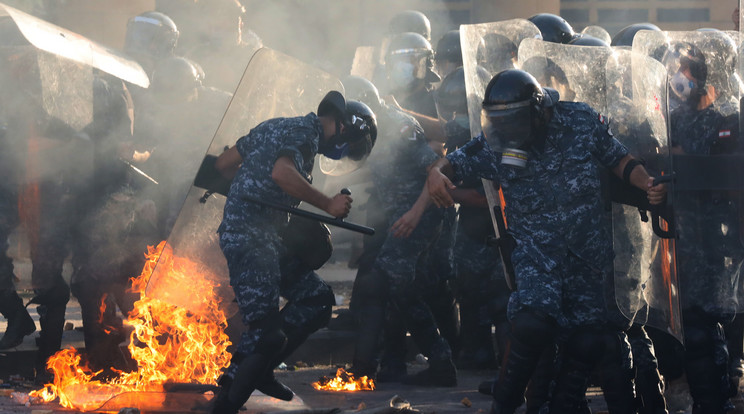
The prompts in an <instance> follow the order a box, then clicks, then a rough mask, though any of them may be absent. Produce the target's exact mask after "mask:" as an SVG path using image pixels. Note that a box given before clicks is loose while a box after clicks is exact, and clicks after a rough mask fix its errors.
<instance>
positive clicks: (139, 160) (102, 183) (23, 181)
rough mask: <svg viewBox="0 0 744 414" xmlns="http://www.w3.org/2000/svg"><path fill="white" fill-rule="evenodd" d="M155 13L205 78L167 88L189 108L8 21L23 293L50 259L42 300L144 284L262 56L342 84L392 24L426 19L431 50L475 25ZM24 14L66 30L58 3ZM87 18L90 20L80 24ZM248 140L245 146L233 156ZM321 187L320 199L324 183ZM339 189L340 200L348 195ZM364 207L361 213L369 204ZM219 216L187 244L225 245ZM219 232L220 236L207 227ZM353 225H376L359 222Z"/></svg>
mask: <svg viewBox="0 0 744 414" xmlns="http://www.w3.org/2000/svg"><path fill="white" fill-rule="evenodd" d="M47 3H49V4H47ZM153 3H154V5H155V6H156V7H157V10H161V9H162V10H163V11H165V12H168V13H166V14H169V15H170V16H171V18H172V19H173V20H174V22H175V23H176V25H177V26H178V28H179V33H180V38H179V41H178V45H177V49H176V55H178V56H184V57H186V58H188V59H189V60H190V61H191V62H192V63H193V65H194V68H195V71H194V73H195V76H192V77H189V76H184V77H178V78H176V77H170V78H168V77H165V78H164V79H167V80H168V81H169V82H173V83H174V85H173V86H172V87H173V88H174V89H178V93H177V94H175V93H166V94H162V95H158V94H155V93H154V91H155V90H156V88H154V87H153V88H150V89H143V88H141V87H138V86H136V85H133V84H131V83H128V82H125V81H122V80H121V79H119V78H117V77H116V76H113V75H110V74H109V73H106V72H105V70H98V69H94V68H93V67H91V66H88V65H85V64H79V63H71V62H70V61H68V60H66V59H64V58H60V57H58V56H55V55H54V54H53V53H48V52H42V51H40V50H39V49H37V48H36V47H34V46H32V45H31V44H29V43H28V42H27V41H25V40H24V37H23V36H22V35H21V34H20V32H19V31H18V30H17V28H16V27H15V25H14V24H13V22H12V21H11V20H10V18H8V17H3V18H2V19H3V20H2V27H0V29H2V31H3V33H4V35H3V36H2V42H3V43H2V47H0V58H1V59H3V62H4V64H3V65H2V66H0V83H2V87H0V116H2V119H0V121H1V122H2V123H3V125H4V131H5V133H4V135H2V137H1V138H0V147H2V152H1V154H2V155H0V157H2V159H1V160H0V161H1V162H0V165H2V167H3V171H6V170H8V171H9V172H8V173H7V174H4V175H3V177H4V183H3V186H2V189H1V190H2V194H0V204H1V206H0V215H2V217H0V222H2V223H3V224H6V223H7V225H6V226H5V227H4V228H3V229H2V230H3V231H2V232H0V237H3V238H5V237H8V236H9V235H10V237H11V242H10V244H11V248H10V250H9V254H10V255H11V256H12V257H13V259H14V262H15V265H16V273H17V275H18V276H19V277H20V278H21V280H22V283H21V284H20V286H19V287H23V288H27V287H29V286H30V285H29V283H28V281H29V280H30V273H31V272H30V269H31V267H32V262H34V263H33V266H34V267H39V266H40V265H41V262H39V260H42V259H41V258H42V257H48V258H50V260H51V259H54V260H53V261H54V264H53V266H52V267H53V268H52V269H49V271H48V273H49V276H50V277H49V280H47V281H45V280H42V279H39V280H37V281H35V282H38V284H37V285H36V286H34V287H37V288H38V287H42V288H43V287H45V284H47V283H51V282H50V281H51V280H52V279H54V277H56V275H58V274H62V273H63V274H64V277H65V279H66V280H67V281H68V283H69V282H70V281H72V282H73V283H77V282H83V283H84V281H85V280H86V278H95V279H96V280H98V281H99V282H104V283H103V288H102V289H103V290H106V289H107V287H106V286H107V282H106V281H110V282H112V284H113V282H116V283H117V284H120V282H121V280H122V278H128V277H134V276H137V275H138V274H139V270H140V269H138V268H137V263H143V262H144V259H143V253H144V252H145V250H146V245H147V244H157V242H158V241H159V240H160V239H164V238H166V237H168V235H169V233H170V231H171V229H172V228H174V226H175V222H176V220H177V218H178V217H179V213H180V212H181V208H182V205H183V202H184V199H186V197H187V194H188V193H189V189H190V188H191V182H192V181H193V178H194V175H195V174H196V171H197V169H198V167H199V163H200V162H201V159H202V157H203V155H204V153H205V151H206V150H207V148H208V147H209V145H210V142H212V139H213V137H214V135H215V132H216V131H217V130H218V127H219V125H220V121H221V120H222V116H223V114H224V113H225V111H226V110H227V108H228V103H229V102H230V97H231V94H233V93H234V92H235V91H236V88H237V86H238V84H239V82H240V79H241V77H242V75H243V69H244V68H245V67H246V65H247V64H248V61H249V60H250V58H251V57H252V56H253V54H254V52H255V51H256V50H257V49H258V48H259V47H261V46H266V47H268V48H271V49H275V50H277V51H280V52H282V53H284V54H287V55H289V56H292V57H294V58H296V59H299V60H300V61H302V62H306V63H307V64H309V65H310V66H312V67H314V68H319V69H322V70H324V71H326V72H328V73H330V74H331V75H332V76H334V77H336V78H337V79H341V78H343V77H345V76H347V75H348V74H349V73H350V70H351V66H352V62H353V59H354V56H355V52H356V49H357V47H358V46H369V47H378V46H379V45H380V44H381V42H382V39H383V38H384V37H385V36H386V35H387V34H388V33H387V24H386V23H384V22H387V21H389V20H390V18H391V17H392V16H393V15H394V14H395V13H397V12H399V11H402V10H407V9H418V10H420V11H422V12H424V13H425V14H427V16H428V17H429V18H430V20H431V23H432V44H433V46H434V45H435V44H436V41H437V40H438V39H439V37H440V36H441V35H442V34H443V33H445V32H447V31H448V30H451V29H453V28H456V27H457V24H459V23H467V22H466V21H456V20H453V18H452V16H450V14H449V12H447V11H446V10H447V8H446V7H445V6H444V3H443V2H442V3H438V2H430V1H423V0H420V1H409V2H400V1H393V0H385V1H361V0H359V1H345V2H338V1H331V0H316V1H299V0H296V1H280V2H264V1H245V2H243V4H242V7H244V9H245V13H243V14H242V15H241V13H240V10H239V9H240V7H241V5H240V4H239V3H237V2H236V1H235V0H224V1H222V0H213V1H205V0H203V1H194V2H191V1H187V0H176V1H170V2H168V1H156V2H153ZM169 3H170V4H169ZM192 3H193V4H192ZM14 4H15V5H17V6H18V7H19V8H21V9H22V10H24V11H26V12H29V13H33V14H35V15H37V16H39V17H42V18H45V19H48V20H49V21H50V22H52V23H59V22H56V21H55V17H58V16H59V15H60V11H59V10H58V8H57V7H56V6H55V2H45V1H42V0H39V1H20V0H19V1H16V2H15V3H14ZM76 7H78V6H77V5H76ZM236 10H237V12H236ZM97 12H100V11H99V10H97ZM85 15H86V14H85V10H82V11H81V13H80V16H85ZM66 16H67V15H66ZM132 17H133V16H132ZM238 17H239V18H238ZM381 22H383V23H381ZM241 24H242V26H241ZM88 27H89V28H90V26H88ZM99 29H100V30H101V32H100V33H92V34H91V33H88V34H89V35H90V36H91V37H92V38H101V39H104V38H109V37H110V36H107V32H106V30H107V29H106V27H105V25H101V27H99ZM109 29H110V30H112V31H114V30H115V31H117V32H121V31H122V27H115V28H114V27H111V28H109ZM241 29H242V33H241ZM81 52H82V51H81ZM85 52H87V51H85ZM159 58H160V62H159V63H158V64H155V65H154V67H153V73H150V74H149V75H150V80H151V81H154V82H156V85H157V82H158V80H157V76H156V75H157V71H158V68H159V67H160V68H161V70H162V67H163V66H164V65H165V63H164V62H166V61H168V59H169V57H168V56H160V57H159ZM122 62H124V60H122ZM186 72H188V71H186ZM308 79H310V80H312V79H313V78H312V77H308ZM328 84H329V85H333V83H328ZM156 85H153V86H156ZM316 86H317V85H308V87H316ZM297 99H298V98H295V97H293V96H289V97H283V98H282V99H281V100H280V101H281V102H282V105H285V107H284V108H279V109H278V110H276V111H273V112H272V111H269V110H268V109H273V108H260V109H255V108H250V109H248V108H243V110H242V112H244V113H245V116H246V117H253V118H255V119H252V120H251V121H250V122H249V123H252V124H254V125H255V123H256V122H258V121H261V120H263V119H265V118H264V117H263V114H264V113H267V114H268V113H293V114H295V115H300V114H304V113H306V111H307V108H308V107H310V108H311V110H314V109H313V108H312V107H313V106H317V102H318V101H319V98H312V99H310V100H312V101H313V102H312V103H309V101H310V100H308V101H307V102H305V100H307V99H308V98H307V97H302V99H303V103H302V105H297V106H296V107H295V106H294V103H293V102H292V101H293V100H297ZM295 108H302V111H305V112H301V113H299V112H298V111H299V110H295ZM264 109H266V110H264ZM288 110H289V111H288ZM259 118H261V119H259ZM254 121H255V122H254ZM247 132H248V130H242V131H240V132H236V133H235V134H234V136H232V141H231V142H229V143H227V144H228V145H231V144H233V143H234V142H235V141H236V140H237V139H238V138H239V137H240V134H243V133H247ZM316 174H317V173H316ZM153 181H156V182H157V184H155V183H154V182H153ZM316 184H317V185H318V186H321V188H322V184H323V183H322V178H321V177H316ZM333 188H334V191H337V190H338V189H340V185H339V186H336V184H333ZM355 199H356V200H357V203H355V206H359V203H360V201H362V200H363V196H362V194H361V192H360V193H358V194H355ZM356 211H359V209H358V208H357V209H356ZM213 213H214V214H210V215H208V216H206V217H201V218H199V217H196V216H195V217H193V219H194V220H195V221H198V222H199V225H200V226H202V228H203V229H210V231H206V230H205V231H203V232H200V234H198V235H196V234H194V233H183V232H185V231H186V230H183V232H182V235H183V234H186V237H190V238H192V239H194V240H195V237H194V236H199V237H201V236H204V235H205V234H206V238H207V240H209V241H210V242H214V231H213V229H211V226H216V224H218V223H215V222H214V221H216V220H219V218H220V215H219V213H220V212H219V211H216V212H213ZM184 214H194V213H188V212H184ZM196 214H198V211H197V213H196ZM207 219H209V220H211V221H212V222H210V223H205V221H206V220H207ZM354 219H355V220H357V221H362V222H363V221H364V219H363V217H361V216H357V217H355V218H354ZM191 229H193V226H191V227H189V231H190V230H191ZM207 233H209V234H207ZM343 235H348V233H345V232H344V233H340V234H339V236H341V238H337V239H336V241H337V242H339V241H342V239H343ZM32 252H34V254H32ZM0 253H3V252H0ZM216 253H219V251H218V250H217V251H216ZM52 256H53V257H52ZM32 259H33V260H32ZM72 275H74V277H72V278H71V276H72ZM52 276H54V277H52Z"/></svg>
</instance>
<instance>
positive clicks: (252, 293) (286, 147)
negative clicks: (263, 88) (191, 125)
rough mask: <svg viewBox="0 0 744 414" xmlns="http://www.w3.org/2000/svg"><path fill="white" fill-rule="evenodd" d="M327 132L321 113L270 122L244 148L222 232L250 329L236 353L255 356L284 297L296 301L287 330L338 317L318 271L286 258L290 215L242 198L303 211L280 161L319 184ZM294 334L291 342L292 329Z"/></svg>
mask: <svg viewBox="0 0 744 414" xmlns="http://www.w3.org/2000/svg"><path fill="white" fill-rule="evenodd" d="M322 134H323V130H322V127H321V124H320V121H319V119H318V117H317V115H315V114H314V113H310V114H308V115H305V116H301V117H294V118H276V119H271V120H268V121H264V122H262V123H261V124H259V125H258V126H256V127H255V128H254V129H252V130H251V131H250V133H249V134H248V135H245V136H243V137H242V138H240V139H239V140H238V142H237V144H236V147H237V150H238V152H239V153H240V156H241V157H242V159H243V162H242V164H241V166H240V169H239V170H238V172H237V174H236V176H235V178H234V179H233V181H232V185H231V187H230V193H229V195H228V197H227V201H226V203H225V209H224V216H223V221H222V223H221V225H220V227H219V229H218V232H219V234H220V247H221V248H222V251H223V253H224V255H225V257H226V259H227V264H228V268H229V272H230V285H231V286H232V287H233V290H234V291H235V297H236V299H237V302H238V306H239V308H240V312H241V315H242V319H243V323H244V324H245V325H246V326H248V327H249V329H248V330H247V331H245V332H244V333H243V334H242V337H241V340H240V342H239V344H238V346H237V349H236V355H250V354H251V353H253V352H254V348H255V346H256V343H257V341H258V340H259V338H260V337H261V335H262V333H263V332H264V331H265V330H266V327H263V326H262V324H261V321H262V320H264V319H266V318H268V317H271V315H275V314H276V313H277V312H279V297H280V296H284V297H285V298H286V299H287V300H288V302H290V303H292V305H291V306H289V304H288V305H287V306H289V307H287V306H285V308H284V309H283V310H282V313H281V316H282V326H283V328H284V329H285V331H286V330H288V327H287V325H290V326H294V327H302V326H303V325H304V324H305V322H306V321H307V320H316V319H318V318H319V316H318V315H321V314H322V315H327V317H328V318H330V309H331V306H332V305H333V293H332V291H331V289H330V287H329V286H328V285H327V284H325V283H324V282H323V281H322V280H321V279H320V278H319V277H318V276H317V274H315V273H314V272H313V271H312V269H307V268H305V267H303V266H302V265H301V264H299V263H298V262H296V261H295V260H294V259H292V260H283V259H280V258H281V257H282V255H284V254H286V248H285V246H284V245H283V244H282V240H281V235H280V233H281V231H282V229H283V228H284V227H285V226H286V225H287V222H288V214H287V213H285V212H281V211H279V210H275V209H271V208H269V207H264V206H261V205H258V204H255V203H251V202H249V201H246V200H244V199H241V196H244V195H248V196H252V197H256V198H259V199H265V200H271V201H274V202H277V203H283V204H285V205H290V206H297V205H298V204H299V200H297V199H295V198H293V197H291V196H289V195H288V194H286V193H285V192H284V191H283V190H282V189H281V188H280V187H279V186H278V185H277V184H276V183H275V182H274V181H273V179H272V178H271V172H272V169H273V167H274V163H275V162H276V160H277V159H278V158H280V157H289V158H290V159H292V160H293V161H294V163H295V167H296V168H297V171H298V172H299V173H300V174H302V175H303V176H305V177H306V178H307V180H308V181H311V176H310V174H311V172H312V169H313V164H314V159H315V155H316V154H317V152H318V143H319V139H320V138H321V137H322ZM311 299H312V300H311ZM321 319H322V318H321ZM324 323H327V319H326V320H325V321H324ZM321 325H322V324H321ZM319 327H320V326H317V327H315V329H318V328H319ZM287 336H288V337H290V338H289V340H290V341H291V340H292V338H291V335H290V334H289V332H287ZM298 345H299V344H298ZM288 348H289V345H288V347H287V349H288ZM235 362H236V361H235V357H234V360H233V364H232V365H231V367H230V369H229V370H228V372H227V374H228V376H232V375H234V374H235V370H236V369H237V364H236V363H235ZM238 362H239V361H238ZM279 362H281V361H277V364H278V363H279Z"/></svg>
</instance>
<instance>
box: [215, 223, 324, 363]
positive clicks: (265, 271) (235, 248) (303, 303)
mask: <svg viewBox="0 0 744 414" xmlns="http://www.w3.org/2000/svg"><path fill="white" fill-rule="evenodd" d="M271 230H273V228H271V227H268V226H267V227H265V228H263V229H262V230H258V229H257V230H256V231H255V232H251V233H248V234H240V235H236V234H231V233H223V234H222V235H221V237H220V246H221V247H222V251H223V253H224V254H225V257H226V258H227V264H228V268H229V270H230V285H231V286H232V288H233V291H234V292H235V299H236V300H237V302H238V307H239V309H240V312H241V316H242V320H243V323H244V324H245V325H246V326H248V327H249V328H250V325H251V323H255V322H257V321H260V320H262V319H263V318H265V317H266V316H268V315H270V314H271V313H275V312H277V311H279V297H283V298H284V299H286V300H287V303H286V304H285V305H284V307H283V308H282V309H281V317H282V323H283V324H284V325H291V326H295V327H301V326H303V325H305V324H306V323H307V322H308V321H311V320H313V319H315V318H316V317H317V316H318V315H319V314H320V313H321V312H323V311H325V310H327V308H328V307H329V306H331V305H332V304H333V302H332V300H333V290H332V289H331V287H330V286H328V285H327V284H326V283H325V282H324V281H323V280H322V279H321V278H320V276H318V274H317V273H315V272H313V271H311V270H308V269H306V268H304V267H303V266H302V265H301V264H300V262H299V260H297V259H295V258H288V257H286V256H283V252H284V246H283V245H282V244H281V240H280V239H279V236H278V235H277V233H276V231H273V232H272V231H271ZM250 236H253V237H250ZM280 262H281V265H280ZM264 331H265V329H264V328H259V329H248V330H246V331H245V332H244V333H243V334H242V336H241V338H240V342H239V343H238V346H237V349H236V353H241V354H244V355H250V354H252V353H253V350H254V348H255V346H256V343H257V342H258V340H259V338H260V337H261V335H262V334H263V333H264ZM235 369H237V368H236V367H235Z"/></svg>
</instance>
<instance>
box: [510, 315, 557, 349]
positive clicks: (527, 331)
mask: <svg viewBox="0 0 744 414" xmlns="http://www.w3.org/2000/svg"><path fill="white" fill-rule="evenodd" d="M555 331H556V322H555V320H554V319H553V318H551V317H550V316H548V315H547V314H545V313H541V312H534V311H523V312H518V313H517V314H516V315H515V316H514V318H513V319H512V321H511V332H512V336H513V337H514V338H515V339H516V340H518V341H519V342H521V343H523V344H525V345H529V346H535V345H540V344H542V343H544V342H545V341H547V340H552V339H553V338H554V337H555ZM548 338H549V339H548Z"/></svg>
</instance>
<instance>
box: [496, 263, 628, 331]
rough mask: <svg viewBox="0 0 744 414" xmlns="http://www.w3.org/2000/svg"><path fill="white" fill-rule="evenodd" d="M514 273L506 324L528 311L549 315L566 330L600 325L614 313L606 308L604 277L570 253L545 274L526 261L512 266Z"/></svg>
mask: <svg viewBox="0 0 744 414" xmlns="http://www.w3.org/2000/svg"><path fill="white" fill-rule="evenodd" d="M514 271H515V277H516V282H517V288H516V290H515V291H514V292H512V294H511V296H510V298H509V305H508V316H509V319H510V320H511V319H512V318H513V317H514V315H516V314H517V312H520V311H522V310H525V309H532V310H536V311H539V312H542V313H544V314H547V315H550V316H551V317H552V318H554V319H555V320H556V321H557V322H558V325H559V326H560V327H562V328H564V329H566V330H570V329H573V328H577V327H582V326H586V325H602V324H604V323H606V322H608V321H610V320H613V319H614V314H616V313H617V312H616V311H613V308H610V307H609V301H608V298H607V296H609V293H608V292H609V290H608V289H607V284H606V283H607V282H606V280H605V279H606V277H607V275H608V273H606V272H603V271H601V270H599V269H597V268H594V267H591V266H589V265H588V264H587V263H586V262H585V261H584V260H582V259H580V258H579V257H578V256H576V255H574V254H573V253H571V252H567V254H566V255H565V257H564V258H563V259H562V260H561V261H560V262H559V263H558V265H557V266H555V267H553V268H551V269H549V270H546V269H545V267H544V266H542V265H541V264H539V263H537V262H536V261H535V260H533V259H531V258H527V259H524V260H520V261H519V262H516V263H514ZM612 304H613V305H614V301H613V302H612ZM615 309H616V308H615Z"/></svg>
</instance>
